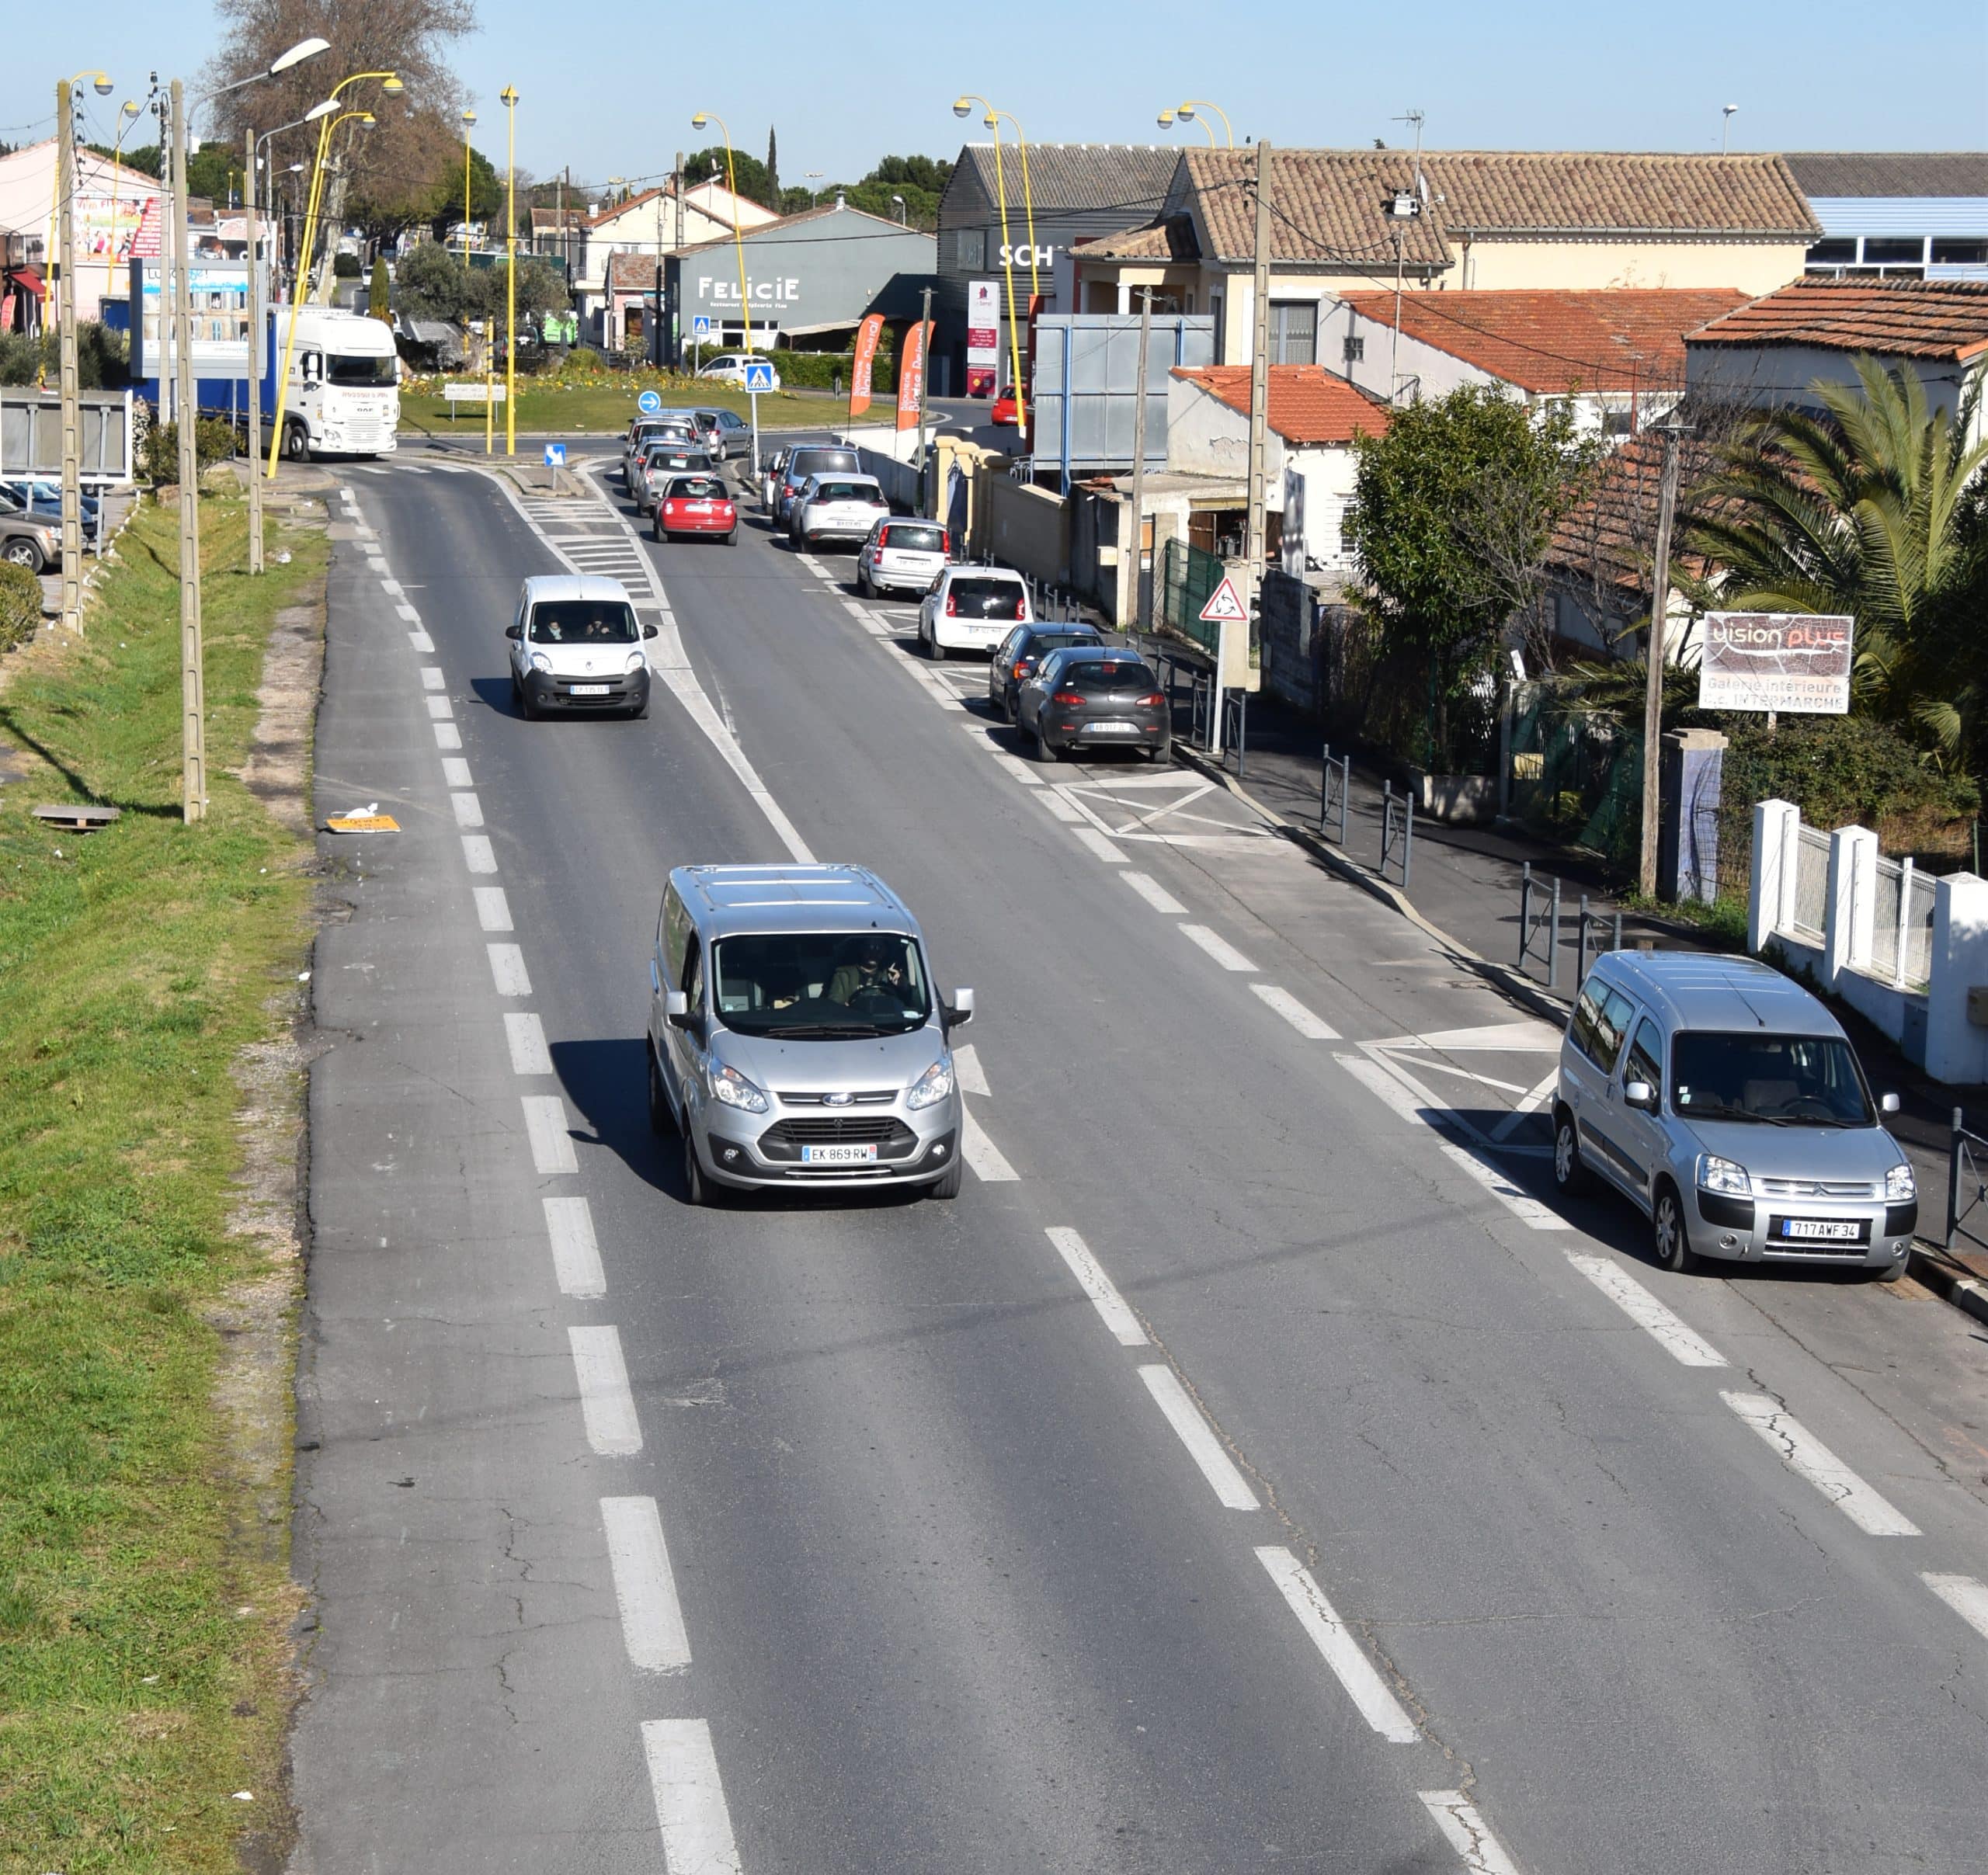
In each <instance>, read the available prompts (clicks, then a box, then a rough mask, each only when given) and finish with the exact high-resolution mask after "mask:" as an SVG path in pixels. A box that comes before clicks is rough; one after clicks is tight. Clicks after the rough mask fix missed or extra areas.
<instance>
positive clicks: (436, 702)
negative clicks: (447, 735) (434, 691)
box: [428, 696, 455, 723]
mask: <svg viewBox="0 0 1988 1875" xmlns="http://www.w3.org/2000/svg"><path fill="white" fill-rule="evenodd" d="M428 714H429V716H431V717H433V718H434V720H436V722H438V723H440V722H443V721H446V720H447V719H448V718H449V717H452V716H454V714H455V711H454V710H452V709H450V707H449V700H448V699H447V697H446V696H431V697H429V699H428Z"/></svg>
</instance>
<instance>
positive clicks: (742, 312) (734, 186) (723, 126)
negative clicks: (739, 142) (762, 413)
mask: <svg viewBox="0 0 1988 1875" xmlns="http://www.w3.org/2000/svg"><path fill="white" fill-rule="evenodd" d="M707 123H714V124H716V125H717V126H718V130H719V131H720V133H721V134H722V135H723V137H724V138H725V193H727V194H728V195H729V196H731V197H732V246H733V247H734V248H736V249H737V250H738V254H739V318H740V320H741V321H742V328H743V331H744V333H745V359H746V366H745V374H746V376H747V377H751V376H752V292H751V290H750V289H749V287H748V286H746V284H745V229H744V228H743V227H741V226H740V225H739V182H738V175H737V171H736V169H735V167H734V165H733V163H732V127H731V125H729V124H728V123H726V122H725V120H724V119H723V118H722V117H721V116H718V115H717V114H716V113H714V112H711V111H699V112H698V113H697V115H696V116H693V118H692V119H691V120H690V127H691V129H692V130H702V129H703V128H704V126H705V125H706V124H707ZM745 394H746V396H747V398H749V400H750V401H751V403H752V474H753V477H754V479H755V480H756V479H757V478H758V476H759V391H758V390H757V389H756V387H754V386H752V384H748V385H747V386H746V387H745Z"/></svg>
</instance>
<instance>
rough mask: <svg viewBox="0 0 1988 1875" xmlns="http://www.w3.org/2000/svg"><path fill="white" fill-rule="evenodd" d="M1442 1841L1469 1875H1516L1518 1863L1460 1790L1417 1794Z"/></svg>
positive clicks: (1431, 1791) (1428, 1791) (1425, 1791)
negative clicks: (1432, 1819) (1447, 1845)
mask: <svg viewBox="0 0 1988 1875" xmlns="http://www.w3.org/2000/svg"><path fill="white" fill-rule="evenodd" d="M1419 1794H1420V1797H1421V1799H1422V1800H1423V1803H1425V1804H1427V1805H1428V1807H1429V1814H1430V1815H1431V1816H1432V1817H1434V1818H1435V1819H1436V1827H1437V1828H1438V1829H1440V1830H1441V1832H1443V1839H1444V1841H1445V1842H1448V1844H1449V1845H1450V1847H1451V1849H1455V1851H1456V1852H1457V1853H1458V1855H1459V1856H1461V1857H1462V1858H1463V1866H1465V1868H1466V1869H1467V1870H1469V1871H1470V1875H1519V1870H1518V1864H1517V1863H1515V1862H1514V1861H1513V1859H1511V1857H1510V1856H1508V1855H1507V1854H1506V1853H1505V1852H1504V1849H1503V1846H1502V1845H1500V1842H1499V1841H1498V1839H1497V1838H1496V1836H1494V1835H1492V1833H1491V1832H1490V1829H1489V1826H1488V1825H1486V1822H1485V1821H1484V1819H1483V1818H1482V1817H1481V1816H1480V1815H1479V1814H1478V1811H1477V1806H1476V1805H1475V1804H1473V1803H1472V1801H1471V1800H1470V1799H1469V1798H1468V1797H1465V1795H1464V1793H1462V1792H1461V1790H1424V1791H1422V1792H1420V1793H1419Z"/></svg>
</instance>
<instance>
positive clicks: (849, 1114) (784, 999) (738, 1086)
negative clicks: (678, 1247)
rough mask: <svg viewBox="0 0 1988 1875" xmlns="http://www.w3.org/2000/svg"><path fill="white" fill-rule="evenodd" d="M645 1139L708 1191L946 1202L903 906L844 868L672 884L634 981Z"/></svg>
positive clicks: (707, 873)
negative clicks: (923, 1197) (667, 1140)
mask: <svg viewBox="0 0 1988 1875" xmlns="http://www.w3.org/2000/svg"><path fill="white" fill-rule="evenodd" d="M649 986H650V992H651V993H650V998H649V1019H648V1101H649V1123H650V1125H651V1126H652V1127H654V1128H655V1130H656V1131H657V1132H658V1133H662V1134H667V1133H672V1132H673V1133H676V1134H679V1135H680V1136H681V1137H682V1140H683V1170H684V1179H685V1182H686V1186H688V1189H689V1193H690V1202H691V1203H693V1204H708V1203H711V1202H712V1201H713V1199H714V1196H715V1195H716V1193H715V1192H714V1187H717V1186H735V1187H739V1188H751V1187H754V1186H794V1185H815V1186H822V1185H863V1186H886V1185H898V1186H905V1185H909V1186H921V1187H923V1189H924V1190H925V1191H926V1193H929V1194H930V1196H933V1197H934V1198H952V1197H957V1196H958V1194H959V1189H960V1175H961V1168H960V1130H961V1125H962V1123H963V1119H964V1116H963V1113H962V1111H961V1105H960V1095H959V1088H958V1082H957V1080H956V1078H955V1076H954V1071H953V1056H952V1050H951V1047H950V1045H949V1038H950V1036H951V1033H952V1031H953V1030H954V1029H957V1028H958V1027H960V1026H961V1025H962V1024H963V1023H966V1022H968V1021H970V1020H971V1018H972V1015H973V992H972V991H971V990H965V989H962V990H955V991H954V992H953V996H952V1000H951V1002H945V1001H944V1000H942V999H941V998H940V995H939V994H938V992H937V990H935V989H934V988H933V980H932V971H931V966H930V963H929V961H928V960H927V958H926V950H925V940H924V937H923V934H922V933H921V932H919V929H918V921H917V920H916V918H913V917H912V915H911V913H910V911H909V908H907V907H906V906H905V904H904V903H903V901H902V900H901V899H899V898H898V897H897V895H896V894H895V893H894V892H892V891H891V889H890V887H888V886H887V885H885V884H884V882H883V881H882V880H881V879H879V878H878V877H877V876H876V874H875V873H871V872H868V871H866V870H864V869H863V868H862V867H860V866H678V867H677V868H676V870H674V871H673V872H672V873H670V875H669V885H668V886H667V887H666V889H665V891H664V892H663V895H662V911H660V912H659V915H658V916H657V918H656V932H655V955H654V956H653V957H652V959H651V960H650V963H649Z"/></svg>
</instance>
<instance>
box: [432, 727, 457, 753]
mask: <svg viewBox="0 0 1988 1875" xmlns="http://www.w3.org/2000/svg"><path fill="white" fill-rule="evenodd" d="M462 745H463V732H462V731H461V730H460V729H458V728H457V727H456V726H455V724H454V723H437V724H436V725H435V746H436V748H461V747H462Z"/></svg>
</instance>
